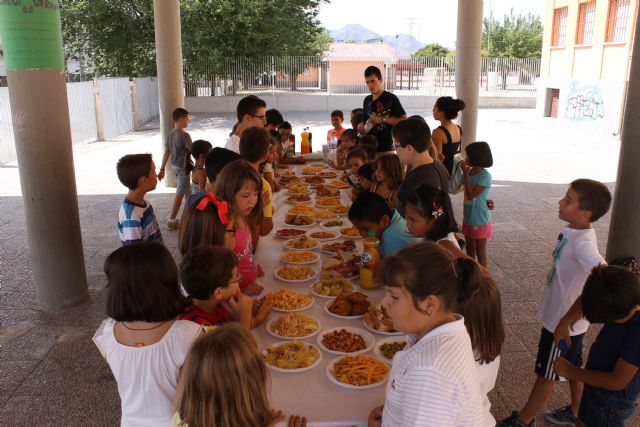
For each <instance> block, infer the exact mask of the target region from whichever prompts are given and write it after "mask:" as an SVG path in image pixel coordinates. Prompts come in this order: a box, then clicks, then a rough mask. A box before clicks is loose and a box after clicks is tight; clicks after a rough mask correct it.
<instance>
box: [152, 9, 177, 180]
mask: <svg viewBox="0 0 640 427" xmlns="http://www.w3.org/2000/svg"><path fill="white" fill-rule="evenodd" d="M153 23H154V26H155V34H156V64H157V67H158V102H159V104H160V129H161V139H162V152H164V142H165V141H166V139H167V135H168V134H169V132H171V129H172V128H173V118H172V117H171V113H172V112H173V110H175V109H176V108H178V107H184V82H183V75H182V36H181V32H180V1H179V0H153ZM160 160H161V159H156V163H159V162H160ZM169 162H170V161H169ZM166 174H167V178H165V185H167V186H168V187H175V186H176V181H175V177H174V176H173V172H172V171H171V167H170V165H169V164H168V165H167V170H166Z"/></svg>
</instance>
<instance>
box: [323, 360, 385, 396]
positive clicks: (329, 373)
mask: <svg viewBox="0 0 640 427" xmlns="http://www.w3.org/2000/svg"><path fill="white" fill-rule="evenodd" d="M344 357H346V356H343V357H338V358H337V359H333V360H331V361H329V363H327V369H326V370H325V372H326V374H327V378H329V380H330V381H331V382H332V383H334V384H337V385H339V386H340V387H345V388H350V389H351V390H367V389H370V388H376V387H380V386H381V385H383V384H384V383H386V382H387V378H389V371H387V375H385V377H384V379H383V380H382V381H378V382H377V383H373V384H369V385H362V386H357V385H352V384H347V383H343V382H341V381H338V380H337V379H336V377H334V376H333V373H332V372H333V365H334V364H335V363H336V362H338V361H340V360H342V359H344ZM370 357H373V356H370ZM375 359H377V360H379V361H380V362H382V363H383V364H385V365H386V366H387V368H388V364H387V363H385V361H384V360H383V359H380V358H378V357H376V358H375Z"/></svg>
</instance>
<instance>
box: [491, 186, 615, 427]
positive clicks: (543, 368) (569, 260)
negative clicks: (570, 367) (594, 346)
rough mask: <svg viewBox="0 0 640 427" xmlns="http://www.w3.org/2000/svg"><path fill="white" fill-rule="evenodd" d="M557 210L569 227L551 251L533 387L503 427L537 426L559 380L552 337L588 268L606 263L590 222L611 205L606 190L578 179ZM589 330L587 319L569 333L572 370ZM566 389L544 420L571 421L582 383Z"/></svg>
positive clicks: (572, 382)
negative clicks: (561, 403) (563, 400)
mask: <svg viewBox="0 0 640 427" xmlns="http://www.w3.org/2000/svg"><path fill="white" fill-rule="evenodd" d="M559 205H560V209H559V214H558V217H559V218H560V219H561V220H562V221H566V222H567V223H568V224H567V225H566V226H564V227H563V228H562V232H561V233H560V236H558V242H557V244H556V249H555V250H554V252H553V265H552V267H551V271H550V272H549V276H548V279H547V286H546V287H545V289H544V294H543V297H542V304H541V306H540V309H539V311H538V314H539V315H540V317H541V318H542V326H543V329H542V334H541V338H540V343H539V344H538V355H537V357H536V367H535V372H536V374H537V377H536V382H535V384H534V386H533V390H531V393H530V394H529V399H528V400H527V403H526V404H525V406H524V408H523V409H522V410H521V411H520V412H519V413H518V412H515V411H514V412H513V413H512V415H511V416H510V417H509V418H506V419H505V420H503V421H501V422H500V423H498V426H501V427H502V426H506V427H509V426H515V427H521V426H534V425H535V420H534V419H535V417H536V415H537V414H538V413H539V412H540V410H541V409H542V408H543V407H544V405H545V404H546V403H547V401H548V400H549V398H550V397H551V394H552V393H553V387H554V381H560V380H561V378H560V377H559V376H557V375H555V374H554V372H553V365H552V362H553V360H554V359H555V358H556V357H557V356H558V355H559V353H560V348H559V347H558V346H556V345H555V344H554V342H553V333H554V331H555V330H556V327H557V326H558V322H559V321H560V319H561V318H562V316H564V315H565V314H566V313H567V311H568V310H569V308H570V307H571V306H572V304H574V302H575V301H576V299H577V298H578V297H579V296H580V293H581V292H582V288H583V286H584V282H585V280H586V279H587V276H588V275H589V273H590V272H591V269H593V267H596V266H598V265H600V264H604V258H602V256H601V255H600V253H599V252H598V243H597V240H596V233H595V231H594V230H593V228H592V227H591V223H592V222H595V221H597V220H598V219H600V217H601V216H602V215H604V214H605V213H607V211H608V210H609V207H610V206H611V193H609V190H608V189H607V187H606V186H605V185H604V184H602V183H600V182H598V181H593V180H590V179H577V180H575V181H573V182H572V183H571V184H570V185H569V189H568V190H567V193H566V194H565V196H564V197H563V198H562V199H561V200H560V202H559ZM588 327H589V323H588V322H587V321H586V320H579V321H578V322H576V323H575V325H574V327H573V331H572V332H571V344H570V347H569V348H568V349H567V350H566V351H565V352H564V357H565V358H566V359H568V360H570V361H571V363H573V364H574V365H575V366H581V365H582V340H583V338H584V334H585V332H586V331H587V328H588ZM567 344H569V343H568V342H567ZM569 386H570V387H571V406H569V407H566V408H562V409H559V410H557V411H555V412H553V413H552V414H548V415H547V417H553V418H554V419H560V418H562V419H563V420H564V421H563V422H565V421H566V419H567V418H571V417H570V416H573V419H575V415H576V414H577V413H578V406H579V404H580V395H581V392H582V383H581V382H579V381H576V380H569ZM571 422H575V421H571Z"/></svg>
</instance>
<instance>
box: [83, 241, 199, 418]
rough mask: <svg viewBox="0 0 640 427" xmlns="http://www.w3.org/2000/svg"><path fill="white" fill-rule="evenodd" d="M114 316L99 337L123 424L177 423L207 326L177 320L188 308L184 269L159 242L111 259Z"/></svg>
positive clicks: (109, 289)
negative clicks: (191, 356)
mask: <svg viewBox="0 0 640 427" xmlns="http://www.w3.org/2000/svg"><path fill="white" fill-rule="evenodd" d="M104 272H105V274H106V275H107V314H108V316H109V319H107V320H105V321H104V322H102V325H101V326H100V328H98V330H97V331H96V333H95V335H94V336H93V341H94V342H95V344H96V346H97V347H98V349H99V350H100V353H101V354H102V356H103V357H104V358H105V359H106V360H107V363H108V364H109V367H110V368H111V371H112V372H113V375H114V377H115V379H116V382H117V383H118V393H119V394H120V400H121V406H122V421H121V426H123V427H125V426H171V417H172V415H173V410H172V402H173V400H174V398H175V395H176V387H177V385H178V376H179V374H180V369H181V367H182V364H183V362H184V359H185V357H186V355H187V351H188V350H189V347H190V346H191V344H192V343H193V341H194V340H195V339H196V338H197V336H198V335H199V334H200V332H201V328H202V327H201V326H200V325H198V324H196V323H193V322H190V321H188V320H174V319H175V318H176V316H177V315H178V314H180V313H181V312H182V311H183V309H184V307H185V306H186V301H185V299H184V297H183V296H182V293H181V292H180V281H179V280H178V268H177V267H176V264H175V262H174V261H173V258H172V257H171V254H170V253H169V251H168V250H167V248H165V247H164V245H162V244H159V243H147V242H144V243H136V244H133V245H128V246H123V247H121V248H119V249H117V250H116V251H114V252H113V253H111V255H109V256H108V257H107V260H106V261H105V263H104Z"/></svg>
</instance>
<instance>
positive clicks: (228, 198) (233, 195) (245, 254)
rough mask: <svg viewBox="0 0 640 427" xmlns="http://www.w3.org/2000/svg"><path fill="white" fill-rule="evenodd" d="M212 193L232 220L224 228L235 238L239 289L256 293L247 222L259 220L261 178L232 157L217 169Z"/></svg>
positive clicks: (255, 273) (258, 289)
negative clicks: (226, 206)
mask: <svg viewBox="0 0 640 427" xmlns="http://www.w3.org/2000/svg"><path fill="white" fill-rule="evenodd" d="M214 193H215V197H216V198H217V200H220V201H224V202H226V203H227V205H228V210H229V216H230V218H229V220H230V221H233V225H232V226H231V227H226V228H225V232H226V230H227V229H229V228H230V229H231V230H232V231H230V233H232V234H234V237H235V245H234V247H233V252H234V253H235V254H236V256H237V257H238V270H239V272H240V289H242V292H243V293H245V294H247V295H257V294H259V293H260V292H262V289H263V288H262V286H260V285H258V284H257V283H255V280H256V278H257V277H258V264H257V263H256V259H255V251H254V249H253V242H252V239H251V228H250V226H249V224H260V223H261V222H262V197H261V196H260V195H261V194H262V178H261V177H260V175H259V174H258V171H256V170H255V169H254V168H253V166H251V163H249V162H246V161H244V160H236V161H235V162H231V163H229V164H228V165H227V166H225V168H224V169H223V170H222V172H220V175H218V178H217V179H216V185H215V188H214ZM219 226H220V225H219Z"/></svg>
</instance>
